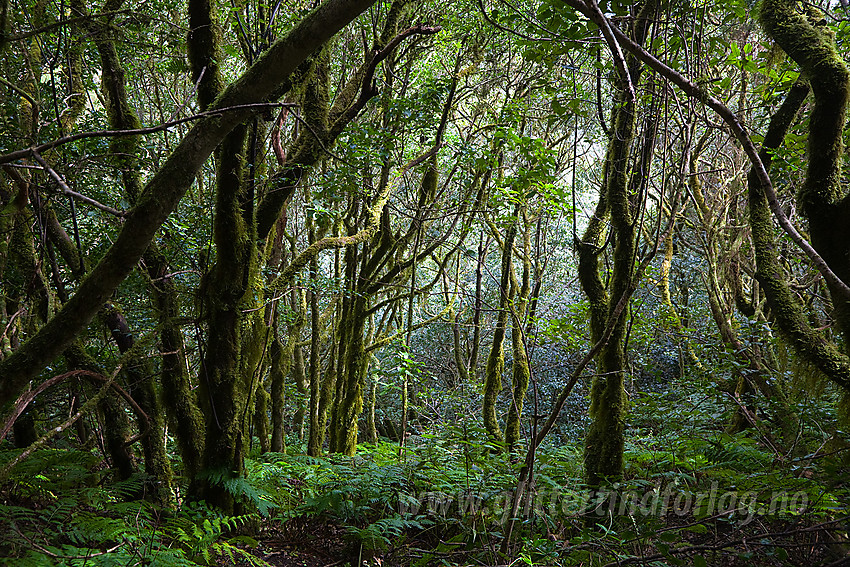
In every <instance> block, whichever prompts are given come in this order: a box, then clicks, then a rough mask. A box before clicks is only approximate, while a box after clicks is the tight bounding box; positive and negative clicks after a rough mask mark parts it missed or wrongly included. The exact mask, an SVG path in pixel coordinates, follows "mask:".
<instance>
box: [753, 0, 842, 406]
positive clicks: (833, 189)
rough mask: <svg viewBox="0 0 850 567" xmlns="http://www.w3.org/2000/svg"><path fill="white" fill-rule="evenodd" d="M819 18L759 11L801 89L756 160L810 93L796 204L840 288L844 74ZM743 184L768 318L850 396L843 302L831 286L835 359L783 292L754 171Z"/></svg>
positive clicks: (768, 6) (779, 6)
mask: <svg viewBox="0 0 850 567" xmlns="http://www.w3.org/2000/svg"><path fill="white" fill-rule="evenodd" d="M821 17H822V14H820V12H818V10H817V9H816V8H814V7H812V6H810V5H805V6H800V5H799V4H798V2H796V1H792V0H766V1H765V2H763V3H762V5H761V10H760V13H759V18H760V20H761V23H762V26H763V27H764V29H765V31H766V32H767V34H768V35H769V36H770V37H771V38H772V39H773V40H774V41H776V43H777V44H778V45H779V46H780V47H781V48H782V49H783V50H784V51H785V52H786V53H787V54H788V56H789V57H790V58H791V59H793V60H794V61H795V62H796V63H797V64H798V65H799V67H800V70H801V75H802V78H803V79H804V80H805V82H806V83H798V85H796V86H795V87H794V88H793V89H792V90H791V92H790V93H789V95H788V98H787V99H786V102H785V103H784V104H783V107H782V108H781V109H780V111H778V112H777V114H776V115H774V117H773V119H772V120H771V124H770V127H769V129H768V132H767V134H766V135H765V140H764V144H763V148H762V151H761V154H762V161H764V162H765V165H766V166H767V165H769V163H770V159H771V156H772V151H773V150H775V149H776V148H779V147H780V146H781V144H782V141H783V139H784V136H785V133H786V132H787V131H788V129H789V128H790V126H791V124H792V122H793V119H794V117H795V116H796V113H797V110H798V109H799V107H800V106H801V105H802V103H803V101H804V100H805V98H806V96H807V95H808V92H809V88H810V90H811V93H812V95H813V97H814V104H813V106H812V110H811V113H810V115H809V124H808V164H807V170H806V180H805V183H804V184H803V187H802V188H801V189H800V191H799V194H798V195H797V202H798V205H799V208H800V210H801V211H802V212H803V214H804V215H805V217H806V219H807V220H808V223H809V232H810V234H811V241H812V245H813V247H814V248H815V250H817V252H818V253H819V254H820V255H821V256H822V257H823V259H824V260H826V262H827V263H828V264H829V266H830V268H831V269H832V271H833V272H834V273H835V274H836V275H837V276H838V277H839V278H841V279H842V280H843V281H844V282H847V281H850V232H848V230H850V229H849V228H848V226H850V225H848V223H847V222H846V219H847V218H848V212H850V210H848V209H850V196H848V194H847V192H846V191H845V190H844V189H843V187H842V185H841V178H842V173H843V167H842V159H843V154H844V145H843V132H844V127H845V123H846V115H847V106H848V101H850V71H848V68H847V65H846V63H845V61H844V60H843V58H842V57H841V56H840V55H839V53H838V51H837V48H836V43H835V38H834V37H833V36H832V35H831V33H830V31H829V30H828V28H827V27H824V26H819V25H817V20H819V19H820V18H821ZM748 181H749V201H750V226H751V228H752V233H753V244H754V248H755V251H756V265H757V271H756V279H757V280H758V281H759V284H760V286H761V288H762V290H763V291H764V293H765V296H766V298H767V303H768V306H769V308H770V311H771V314H772V316H773V317H774V319H775V321H776V323H777V326H778V327H779V329H780V331H781V332H782V334H783V336H784V337H785V338H786V340H788V342H789V343H790V345H791V346H792V347H793V349H794V350H795V351H796V353H797V354H798V356H800V358H801V359H802V360H803V361H805V362H806V363H808V364H811V365H812V366H813V367H815V368H817V369H818V370H819V371H820V372H822V373H823V374H824V375H825V376H826V377H827V378H828V379H830V380H832V381H833V382H834V383H836V384H837V385H839V386H840V387H842V388H843V390H844V391H845V392H850V359H848V356H847V353H848V348H850V347H848V345H850V341H848V340H847V338H848V336H850V300H848V298H847V297H845V296H844V295H842V293H841V292H840V291H839V290H838V289H836V288H834V287H833V286H832V285H831V284H830V295H831V298H832V304H833V307H834V311H835V313H834V315H835V319H836V322H837V323H838V328H839V330H840V331H841V333H842V334H843V335H844V348H843V352H842V349H841V348H839V347H838V346H837V345H836V344H835V343H834V342H832V341H830V340H828V339H827V338H826V337H825V336H824V335H823V334H822V332H820V331H817V330H815V329H814V328H813V327H812V326H811V324H810V322H809V320H808V317H807V315H806V312H805V308H804V306H803V305H802V304H801V302H800V301H799V299H798V298H797V297H796V295H795V292H793V291H792V290H791V289H790V286H789V284H788V279H787V276H786V274H785V270H784V268H783V266H782V265H781V263H780V261H779V256H778V252H777V249H776V247H777V245H776V241H775V238H774V234H773V221H772V217H771V215H770V212H769V209H768V207H767V204H766V198H765V196H764V189H763V187H762V185H761V183H760V181H759V179H758V177H757V176H756V174H755V172H754V171H751V172H750V175H749V178H748Z"/></svg>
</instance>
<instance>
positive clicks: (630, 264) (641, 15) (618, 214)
mask: <svg viewBox="0 0 850 567" xmlns="http://www.w3.org/2000/svg"><path fill="white" fill-rule="evenodd" d="M654 11H655V3H654V1H653V0H648V1H647V2H644V3H642V4H641V5H640V6H639V8H638V13H637V17H636V18H635V19H634V20H633V22H632V26H631V29H630V34H631V36H632V37H633V38H634V39H635V41H636V42H637V43H643V41H644V39H645V38H646V35H647V31H648V27H649V22H650V18H651V15H652V14H653V13H654ZM626 68H627V69H628V75H629V78H630V80H631V84H628V82H627V81H628V80H629V78H626V77H624V76H622V75H621V76H619V77H618V79H617V81H616V83H615V88H614V104H613V112H612V128H611V130H612V133H611V138H610V140H609V142H608V152H607V155H606V158H605V165H604V177H603V186H602V193H601V195H600V199H599V202H598V204H597V207H596V210H595V211H594V215H593V217H592V218H591V220H590V223H589V225H588V227H587V229H586V230H585V233H584V235H583V236H582V239H581V242H580V243H578V250H579V280H580V283H581V286H582V289H583V291H584V293H585V295H586V296H587V298H588V301H589V303H590V328H591V341H592V342H593V343H596V342H598V341H599V340H600V339H601V338H602V335H603V333H604V331H605V327H606V324H607V323H608V319H609V317H610V316H611V315H612V314H613V313H614V311H615V309H616V306H617V304H618V303H619V301H620V299H621V298H622V297H624V296H626V295H627V293H628V292H629V288H630V287H631V286H632V285H633V279H634V277H635V274H634V265H635V259H636V258H635V253H636V240H635V239H636V228H637V227H636V223H635V218H634V217H635V215H634V208H635V207H636V203H634V202H633V199H634V196H635V193H636V191H635V189H636V188H637V187H639V186H640V185H641V183H642V182H643V180H642V179H641V177H642V176H645V175H647V174H648V173H647V170H646V169H645V168H647V166H648V160H647V159H638V160H637V161H639V162H640V163H638V164H634V167H633V169H631V168H632V166H633V163H632V159H631V153H632V146H633V145H634V140H635V122H636V112H637V108H636V105H637V102H636V100H635V97H634V92H633V89H636V88H637V87H638V85H639V82H640V76H641V65H640V63H639V62H638V61H637V60H636V59H634V58H633V57H629V58H628V60H627V61H626ZM651 127H652V126H651V125H648V128H651ZM650 138H651V139H648V140H644V148H643V149H644V151H649V152H651V147H652V143H653V142H654V138H652V137H651V136H650ZM650 155H651V154H650ZM606 218H607V219H609V220H610V225H611V234H610V238H609V240H610V243H611V246H612V268H611V274H610V275H609V277H608V282H607V286H606V285H605V283H603V280H602V277H601V273H600V266H599V255H600V254H601V253H602V246H603V242H604V233H605V226H604V223H605V220H606ZM628 320H629V307H628V305H626V307H625V309H623V312H622V313H621V315H620V316H619V317H618V319H617V321H616V322H615V323H614V327H613V330H612V332H611V335H610V338H609V339H608V341H607V343H606V344H605V345H604V346H603V347H602V349H600V351H599V354H598V355H597V358H596V376H595V377H594V379H593V383H592V385H591V391H590V417H591V425H590V428H589V430H588V433H587V437H586V439H585V452H584V466H585V475H586V480H587V483H588V484H589V485H590V486H592V487H598V486H600V485H602V484H603V483H605V482H614V481H617V480H619V479H620V478H621V477H622V474H623V448H624V438H623V432H624V420H625V414H626V401H627V399H626V392H625V388H624V380H625V372H626V354H625V339H626V331H627V321H628Z"/></svg>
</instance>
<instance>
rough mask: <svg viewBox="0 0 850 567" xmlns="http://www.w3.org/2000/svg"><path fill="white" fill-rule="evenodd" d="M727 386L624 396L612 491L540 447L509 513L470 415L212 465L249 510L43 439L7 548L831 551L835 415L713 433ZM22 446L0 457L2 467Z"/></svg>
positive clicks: (75, 562)
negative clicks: (148, 496)
mask: <svg viewBox="0 0 850 567" xmlns="http://www.w3.org/2000/svg"><path fill="white" fill-rule="evenodd" d="M719 396H720V394H717V395H716V396H712V395H710V394H705V390H704V389H703V390H702V393H700V394H699V395H697V394H695V395H694V396H687V395H686V396H684V397H682V396H678V397H675V398H674V397H672V396H670V395H669V394H665V393H663V392H662V393H653V394H647V395H645V396H643V397H641V398H639V399H638V398H636V399H634V400H633V404H634V405H633V411H632V414H631V417H630V422H629V427H630V431H629V435H628V439H629V443H628V446H627V447H626V461H627V468H626V474H625V477H624V478H623V479H622V480H621V481H620V482H619V483H617V484H616V485H613V486H611V487H608V488H607V489H605V490H601V491H589V490H588V489H587V488H586V487H585V486H583V484H582V480H581V479H582V469H581V458H582V449H581V446H580V445H579V444H577V443H575V442H568V441H565V440H563V439H561V440H557V439H553V440H551V441H549V442H548V443H547V444H545V445H544V446H543V447H541V448H540V450H539V452H538V455H537V459H536V461H535V484H534V486H533V487H532V488H531V490H529V492H528V494H529V497H528V498H526V499H525V500H524V501H523V502H521V503H520V506H519V508H518V513H517V516H516V518H512V516H511V509H512V508H511V504H512V498H513V490H514V489H515V486H516V478H517V474H518V471H519V467H520V465H521V462H522V458H521V454H520V455H517V456H516V457H514V458H510V456H507V455H505V454H504V453H501V452H499V451H498V450H496V449H497V448H495V447H493V446H492V445H491V444H490V443H488V442H486V441H483V440H485V439H487V436H486V434H485V433H484V431H483V430H482V429H480V428H477V427H476V426H475V425H474V424H472V425H470V424H467V426H465V427H464V428H460V427H457V426H445V427H443V428H442V429H439V430H435V431H434V432H433V433H431V434H426V435H423V436H421V437H419V438H417V439H416V440H415V441H416V442H415V443H413V442H412V440H411V442H409V443H408V446H407V447H406V448H405V449H404V450H400V448H399V447H398V445H397V444H395V443H389V442H380V443H378V444H375V445H368V444H364V445H361V446H360V447H359V450H358V454H357V455H356V456H354V457H342V456H328V457H322V458H313V457H307V456H305V455H303V453H302V449H303V448H302V447H301V446H299V445H298V443H297V442H296V443H295V445H292V444H290V445H289V449H288V451H287V452H286V453H267V454H264V455H257V454H254V455H252V457H251V458H248V459H246V463H245V471H246V475H245V476H244V477H243V478H238V479H233V478H230V477H228V475H215V474H212V473H211V476H212V478H213V479H214V480H217V481H218V482H220V483H221V485H222V486H223V487H224V488H225V489H226V490H228V491H229V492H231V493H232V494H233V495H234V497H236V499H237V501H239V502H241V503H242V506H243V507H244V508H245V509H247V510H250V513H248V514H244V515H239V516H223V515H221V514H220V513H218V512H216V511H215V510H212V509H210V508H208V507H206V506H204V505H203V504H192V505H189V504H184V505H182V506H179V507H178V508H177V509H161V508H157V507H156V506H154V505H153V504H151V503H149V502H146V501H145V500H138V499H135V498H137V497H138V495H139V494H143V493H144V491H145V489H146V486H147V484H148V482H149V479H147V478H146V477H145V476H144V475H136V476H134V477H132V478H130V479H128V480H125V481H120V482H116V481H115V480H114V479H113V477H112V473H111V471H110V470H108V469H106V468H104V466H103V463H102V461H101V459H100V458H99V457H98V456H97V455H96V454H94V453H93V452H89V451H83V450H70V449H51V448H47V449H41V450H39V451H36V452H35V453H34V454H33V455H32V456H31V457H30V458H28V459H27V460H25V461H23V462H22V463H20V464H19V465H18V466H17V467H16V468H15V469H14V471H13V474H12V476H11V477H10V479H9V480H8V481H7V482H6V484H4V485H3V486H2V487H0V557H2V558H6V559H5V560H4V561H6V562H7V563H9V564H14V565H21V566H38V565H68V566H79V565H121V566H129V565H150V566H160V565H161V566H182V565H215V564H228V565H230V564H234V565H235V564H238V565H268V564H269V563H267V560H268V561H271V559H269V557H270V556H269V555H265V550H264V547H263V546H264V543H265V544H268V540H269V537H270V536H269V534H270V533H272V531H273V529H276V530H277V531H278V533H283V534H286V533H288V530H289V531H292V530H294V529H295V528H294V526H295V525H296V524H297V523H298V522H302V523H303V522H311V523H312V524H311V525H322V524H327V525H333V526H338V527H339V528H340V530H341V533H342V534H343V535H342V536H341V537H340V539H339V541H338V542H331V544H332V545H338V546H339V548H340V550H343V549H344V550H346V551H345V552H346V553H347V554H348V555H347V556H351V557H353V558H355V559H352V560H351V561H350V562H349V563H351V564H354V563H356V561H360V560H361V559H363V558H364V557H365V558H382V559H381V560H382V561H383V564H385V565H390V564H398V565H408V564H415V565H466V564H476V563H477V564H480V563H485V564H493V563H508V562H509V561H511V560H512V561H513V562H514V563H513V564H525V565H532V564H534V565H588V564H591V565H595V564H599V565H605V564H608V563H615V562H620V563H624V564H629V563H639V564H640V563H645V564H653V565H679V564H692V565H736V564H740V565H799V564H801V562H805V563H809V564H812V565H818V564H824V565H825V564H828V563H829V562H830V561H833V560H835V554H836V553H839V554H840V553H843V552H844V548H843V547H842V546H841V545H842V544H841V541H840V540H841V537H842V534H843V533H845V532H846V531H847V527H846V522H845V520H846V518H847V516H846V514H847V511H846V503H847V498H848V487H847V484H846V481H845V479H846V472H847V460H846V458H845V455H846V451H845V450H844V449H846V447H847V445H846V443H845V442H844V441H842V440H841V439H840V430H839V429H838V426H837V422H835V423H832V422H829V420H831V419H834V418H833V417H832V415H831V414H828V413H826V414H825V413H823V412H820V413H818V414H813V413H810V414H807V413H805V412H801V416H802V417H803V418H804V419H803V423H802V425H801V429H800V433H799V439H798V440H797V441H796V444H797V446H798V447H809V448H811V449H810V451H807V452H799V451H797V452H782V451H780V450H778V449H777V447H776V446H774V445H772V444H771V443H770V441H769V440H768V439H766V438H764V437H762V436H760V435H759V432H758V431H757V430H752V429H751V430H748V431H745V432H743V433H739V434H736V435H731V434H729V433H726V432H725V431H724V430H723V429H722V428H721V427H718V426H717V425H716V424H717V423H718V422H722V421H723V420H724V419H726V417H727V416H725V415H724V414H723V411H725V410H724V404H723V403H722V400H721V399H720V397H719ZM827 431H831V432H832V433H826V432H827ZM836 432H838V433H836ZM18 454H19V451H18V450H13V449H5V450H2V451H0V467H2V466H3V465H4V464H5V463H8V462H10V461H11V460H12V459H13V458H15V456H17V455H18ZM512 519H513V520H515V524H514V525H515V528H514V532H513V535H512V540H511V542H510V545H508V546H505V545H504V543H505V542H504V538H505V536H506V528H507V526H508V525H509V524H510V522H511V520H512ZM305 545H306V544H305ZM505 552H507V554H506V555H505ZM341 553H342V551H341ZM343 556H346V555H343ZM281 564H282V563H281ZM341 564H344V563H341Z"/></svg>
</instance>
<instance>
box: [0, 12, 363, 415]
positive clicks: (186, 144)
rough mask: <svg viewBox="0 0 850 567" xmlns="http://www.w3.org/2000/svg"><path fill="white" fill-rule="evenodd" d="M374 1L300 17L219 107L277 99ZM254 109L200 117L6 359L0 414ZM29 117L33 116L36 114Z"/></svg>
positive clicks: (121, 275) (64, 343)
mask: <svg viewBox="0 0 850 567" xmlns="http://www.w3.org/2000/svg"><path fill="white" fill-rule="evenodd" d="M372 3H373V1H372V0H344V1H343V0H329V1H328V2H325V3H323V4H321V5H320V6H318V7H317V8H316V9H315V10H313V11H312V12H310V13H309V14H307V15H305V16H304V17H303V18H301V19H300V20H299V21H298V23H296V24H295V26H294V27H293V28H292V30H291V31H290V32H289V33H288V34H287V35H286V37H284V38H282V39H280V40H278V41H276V42H274V43H273V44H272V45H271V46H270V47H269V49H268V50H267V51H266V52H264V53H263V55H262V56H260V57H259V58H258V59H257V60H256V61H255V62H254V64H253V65H251V66H250V67H249V68H248V69H247V70H246V71H245V72H244V73H243V74H242V75H241V76H240V77H239V78H238V79H237V80H235V81H234V82H233V83H232V84H230V85H229V86H228V87H227V88H226V89H224V90H223V91H221V96H220V97H219V98H217V99H216V101H215V102H214V106H219V107H233V106H235V105H243V104H251V103H264V102H267V101H269V100H276V99H277V98H279V97H280V96H282V95H283V94H284V93H286V92H287V90H288V89H289V88H290V86H291V78H292V76H293V73H294V71H295V70H296V68H297V67H298V66H299V65H300V64H301V63H302V62H303V61H304V60H305V59H306V58H307V57H308V56H309V55H310V54H311V53H312V52H313V51H314V50H315V49H316V48H317V47H318V46H320V45H321V44H323V43H324V42H325V41H327V39H329V38H330V37H331V36H332V35H334V34H335V33H336V32H337V31H339V30H340V29H341V28H343V27H344V26H345V25H347V24H348V23H349V22H351V21H352V20H353V19H354V18H356V17H357V16H358V15H359V14H360V13H361V12H362V11H363V10H365V9H366V8H367V7H369V6H370V5H371V4H372ZM253 112H254V111H252V110H249V109H244V110H231V111H228V112H222V113H221V114H215V115H214V116H206V117H204V118H201V119H199V120H198V121H197V122H195V123H194V125H193V126H192V127H191V128H190V129H189V131H188V132H187V133H186V135H185V136H184V137H183V138H182V140H181V141H180V143H179V144H178V145H177V146H176V147H175V148H174V150H173V152H172V153H171V155H170V156H169V157H168V158H167V159H166V160H165V161H164V162H163V163H162V165H161V167H160V168H159V169H158V170H157V171H156V173H155V174H154V175H153V176H152V177H151V179H150V180H149V181H148V183H147V185H146V187H145V189H144V191H142V193H141V195H140V198H139V202H138V203H137V204H136V205H134V206H133V208H132V210H131V212H130V213H129V214H128V215H126V217H125V222H124V224H123V225H122V228H121V230H120V232H119V234H118V236H117V238H116V239H115V240H114V242H113V244H112V245H111V246H110V247H109V249H108V250H107V252H106V254H105V255H104V256H103V258H102V259H101V261H100V262H99V263H98V264H97V265H96V266H95V267H94V268H93V269H92V271H91V272H90V274H89V276H88V277H86V278H85V279H84V280H83V282H82V283H81V284H80V285H79V286H78V288H77V290H76V293H74V295H73V296H71V297H70V298H69V299H68V301H67V302H65V304H64V305H63V307H62V309H61V310H60V311H59V312H58V313H57V314H56V316H55V317H53V318H52V319H50V320H49V321H48V322H47V323H46V324H45V325H44V326H42V327H41V328H40V329H39V330H38V331H37V332H36V333H33V334H32V335H31V336H30V338H29V339H28V340H27V341H26V342H25V343H23V344H22V345H21V346H20V348H18V349H16V350H15V351H14V352H13V353H12V354H11V355H10V356H8V357H6V358H5V359H3V360H2V361H0V375H2V376H3V377H4V379H3V380H2V381H0V408H4V409H5V408H6V407H8V406H9V404H11V403H12V402H13V400H14V399H15V398H16V397H17V396H18V395H19V394H20V392H21V391H22V390H23V389H24V388H25V387H26V385H27V383H28V382H29V381H30V380H31V379H33V378H34V377H35V376H36V375H37V374H38V373H39V372H40V371H41V370H42V369H43V368H44V367H45V366H46V365H48V364H49V363H50V361H52V360H53V359H55V358H56V357H57V356H59V355H60V354H61V353H62V352H63V351H64V350H65V349H66V348H67V347H68V346H69V345H70V344H71V342H72V341H73V340H74V338H75V337H76V335H77V334H78V333H79V332H80V331H81V330H82V329H83V328H85V326H86V325H87V324H88V323H89V322H90V321H91V319H92V318H93V317H94V316H95V314H96V313H97V311H98V310H99V309H100V306H102V305H103V303H104V302H105V301H106V299H108V297H109V296H110V295H111V294H112V292H113V291H114V290H115V289H116V288H117V286H118V285H119V284H120V283H121V282H122V281H123V280H124V279H125V278H126V277H127V275H128V274H129V273H130V272H131V271H132V270H133V269H134V268H135V266H136V265H137V263H138V261H139V259H140V258H141V257H142V255H143V254H144V252H145V250H146V249H147V248H148V245H149V244H150V242H151V240H152V239H153V237H154V235H155V233H156V231H157V230H158V229H159V227H160V226H161V225H162V223H163V222H164V221H165V220H166V218H167V216H168V215H169V214H170V213H171V212H172V211H173V210H174V208H175V207H176V205H177V203H178V202H179V201H180V199H181V198H182V197H183V195H184V194H185V192H186V191H187V190H188V189H189V187H190V185H191V184H192V182H193V181H194V179H195V176H196V174H197V173H198V172H199V171H200V169H201V167H202V165H203V164H204V163H205V162H206V160H207V159H208V158H209V156H210V154H211V153H212V152H213V150H214V149H215V148H216V147H217V146H218V145H219V144H220V143H221V141H222V140H223V139H224V137H225V136H226V135H227V134H228V133H229V132H230V131H231V130H232V129H233V128H235V127H236V126H237V125H239V124H241V123H243V122H245V121H246V120H247V119H248V118H250V117H251V116H252V114H253ZM30 114H31V113H30Z"/></svg>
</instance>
